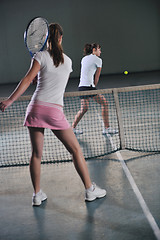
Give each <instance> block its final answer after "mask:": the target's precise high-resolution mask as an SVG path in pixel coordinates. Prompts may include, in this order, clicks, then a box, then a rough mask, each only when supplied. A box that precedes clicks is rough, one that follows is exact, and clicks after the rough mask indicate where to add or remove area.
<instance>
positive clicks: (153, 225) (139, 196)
mask: <svg viewBox="0 0 160 240" xmlns="http://www.w3.org/2000/svg"><path fill="white" fill-rule="evenodd" d="M107 137H108V138H109V140H110V143H111V145H112V147H113V148H114V149H116V148H115V145H114V143H113V140H112V137H111V135H109V134H108V135H107ZM115 153H116V155H117V158H118V160H119V161H120V163H121V165H122V168H123V170H124V172H125V174H126V177H127V178H128V181H129V182H130V185H131V187H132V189H133V191H134V193H135V195H136V197H137V199H138V202H139V204H140V206H141V208H142V210H143V212H144V215H145V217H146V218H147V220H148V222H149V224H150V226H151V228H152V230H153V232H154V234H155V236H156V238H157V240H160V229H159V227H158V225H157V223H156V221H155V219H154V217H153V216H152V214H151V212H150V210H149V208H148V206H147V204H146V202H145V200H144V198H143V196H142V194H141V192H140V191H139V189H138V187H137V185H136V183H135V181H134V179H133V177H132V175H131V173H130V171H129V169H128V167H127V165H126V163H125V161H124V159H123V157H122V155H121V153H120V152H119V151H117V152H115Z"/></svg>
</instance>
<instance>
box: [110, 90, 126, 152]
mask: <svg viewBox="0 0 160 240" xmlns="http://www.w3.org/2000/svg"><path fill="white" fill-rule="evenodd" d="M112 92H113V96H114V101H115V106H116V114H117V121H118V128H119V137H120V149H122V150H123V149H125V137H124V128H123V121H122V114H121V109H120V105H119V98H118V90H117V89H113V90H112Z"/></svg>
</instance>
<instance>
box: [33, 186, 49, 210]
mask: <svg viewBox="0 0 160 240" xmlns="http://www.w3.org/2000/svg"><path fill="white" fill-rule="evenodd" d="M46 199H47V195H46V194H45V193H44V192H42V190H40V191H39V192H38V193H37V194H35V193H33V197H32V206H39V205H41V203H42V202H43V201H45V200H46Z"/></svg>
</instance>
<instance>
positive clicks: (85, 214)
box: [0, 150, 160, 240]
mask: <svg viewBox="0 0 160 240" xmlns="http://www.w3.org/2000/svg"><path fill="white" fill-rule="evenodd" d="M121 156H122V157H123V159H124V160H126V164H127V166H128V168H129V171H130V172H131V174H132V176H133V178H134V180H135V183H136V185H137V187H138V189H139V190H140V192H141V194H142V196H143V198H144V200H145V202H146V204H147V206H148V208H149V211H150V212H151V214H152V216H153V218H154V219H155V221H156V223H157V225H158V226H159V227H160V215H159V212H160V204H159V203H160V188H159V182H160V175H159V172H160V154H138V153H134V152H130V151H126V150H125V151H121ZM87 164H88V168H89V172H90V174H91V178H92V180H93V181H95V182H96V183H97V184H98V185H100V186H101V187H104V188H105V189H106V190H107V196H106V197H105V198H103V199H99V200H95V201H93V202H85V201H84V188H83V185H82V183H81V180H80V178H79V176H78V174H77V172H76V171H75V169H74V166H73V163H72V162H69V163H61V164H48V165H47V164H46V165H42V175H41V176H42V177H41V187H42V189H43V191H45V192H46V194H47V196H48V200H47V201H46V202H44V203H43V204H42V205H41V206H40V207H32V206H31V197H32V185H31V181H30V176H29V171H28V166H24V167H10V168H1V169H0V184H1V188H0V212H1V217H0V226H1V231H0V239H1V240H21V239H24V240H25V239H27V240H28V239H30V240H32V239H33V240H39V239H43V240H44V239H45V240H47V239H48V240H50V239H54V240H59V239H65V240H72V239H73V240H89V239H90V240H100V239H106V240H117V239H119V240H121V239H122V240H142V239H145V240H152V239H153V240H154V239H157V238H156V236H155V234H154V231H153V229H152V227H151V225H150V223H149V222H148V220H147V218H146V216H145V214H144V212H143V210H142V208H141V206H140V204H139V201H138V199H137V197H136V194H135V193H134V191H133V189H132V187H131V185H130V183H129V181H128V179H127V177H126V175H125V173H124V171H123V168H122V166H121V164H120V162H119V161H118V159H117V155H116V153H114V154H111V155H108V156H106V157H105V158H101V159H92V160H88V161H87Z"/></svg>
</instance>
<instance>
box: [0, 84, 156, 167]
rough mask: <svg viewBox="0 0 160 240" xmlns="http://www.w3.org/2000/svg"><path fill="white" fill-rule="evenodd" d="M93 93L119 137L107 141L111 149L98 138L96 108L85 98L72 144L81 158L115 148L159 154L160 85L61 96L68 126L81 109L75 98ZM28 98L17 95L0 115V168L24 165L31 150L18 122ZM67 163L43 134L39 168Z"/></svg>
mask: <svg viewBox="0 0 160 240" xmlns="http://www.w3.org/2000/svg"><path fill="white" fill-rule="evenodd" d="M95 94H102V95H103V96H104V97H105V98H106V100H107V102H108V109H109V124H110V126H111V127H112V128H113V129H118V130H119V133H118V134H115V135H112V136H111V137H112V142H113V143H114V145H113V144H112V143H111V141H110V138H109V137H108V136H107V135H103V134H102V131H103V128H104V123H103V118H102V114H101V110H102V109H101V105H100V104H98V103H97V102H95V101H94V99H93V98H90V106H89V109H88V111H87V113H86V114H85V115H84V116H83V118H82V119H81V121H80V122H79V124H78V126H77V129H79V130H82V131H83V134H81V135H77V139H78V141H79V143H80V145H81V148H82V150H83V153H84V157H85V158H86V159H89V158H94V157H99V156H103V155H106V154H109V153H112V152H114V151H117V150H120V149H130V150H135V151H148V152H157V151H160V145H159V140H160V126H159V125H160V111H159V105H160V84H155V85H146V86H136V87H127V88H114V89H104V90H96V91H89V92H70V93H65V96H64V113H65V115H66V117H67V119H68V121H69V122H70V124H72V122H73V121H74V118H75V115H76V113H77V112H78V111H79V110H80V107H81V103H80V96H83V95H85V96H87V95H90V96H91V95H95ZM30 98H31V97H30V96H22V97H20V98H19V100H18V101H16V102H15V103H14V104H13V105H12V106H10V107H9V108H8V109H6V111H5V112H4V113H2V112H0V167H5V166H14V165H15V166H16V165H26V164H29V158H30V154H31V146H30V139H29V134H28V130H27V128H26V127H24V126H23V121H24V116H25V111H26V107H27V105H28V104H29V101H30ZM0 101H2V99H0ZM70 160H71V156H70V154H69V153H68V152H67V150H66V149H65V147H64V146H63V144H62V143H60V141H59V140H58V139H57V138H56V137H55V136H54V135H53V133H52V132H51V130H49V129H45V140H44V149H43V158H42V163H52V162H61V161H70Z"/></svg>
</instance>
